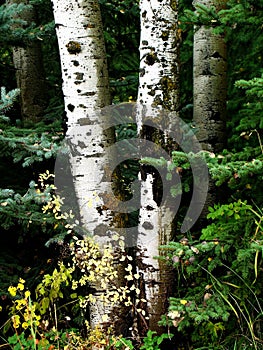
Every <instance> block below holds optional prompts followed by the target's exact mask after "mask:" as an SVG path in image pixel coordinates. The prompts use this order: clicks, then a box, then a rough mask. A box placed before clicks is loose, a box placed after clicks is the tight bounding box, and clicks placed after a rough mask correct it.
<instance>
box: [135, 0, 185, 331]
mask: <svg viewBox="0 0 263 350" xmlns="http://www.w3.org/2000/svg"><path fill="white" fill-rule="evenodd" d="M140 19H141V38H140V78H139V91H138V99H137V101H138V115H137V119H138V120H137V124H138V126H139V129H140V128H141V127H142V124H143V123H144V120H145V117H146V118H150V119H153V120H154V119H155V118H156V120H158V118H159V116H158V111H162V110H165V109H166V110H169V111H176V110H177V109H178V105H179V97H178V96H179V89H178V87H179V84H178V77H179V76H178V74H179V55H178V51H179V43H180V37H179V31H178V27H177V23H178V2H177V1H176V0H175V1H170V0H162V1H157V0H152V1H147V0H141V1H140ZM147 113H148V114H147ZM157 124H158V122H157ZM167 127H168V129H169V128H170V127H171V125H169V122H168V125H167ZM161 131H163V130H161ZM139 132H140V133H141V137H146V135H145V130H143V129H140V130H139ZM141 181H142V185H141V194H142V195H141V209H140V218H139V221H140V223H139V227H138V247H139V248H140V258H139V260H140V262H139V265H138V266H139V271H140V274H141V276H142V280H141V286H142V290H143V294H144V295H145V299H147V305H146V313H147V315H148V317H149V322H148V326H149V328H150V329H152V330H157V329H158V324H157V322H158V321H159V320H160V317H161V315H162V314H164V312H165V307H166V302H165V300H166V299H167V297H168V295H169V290H171V288H172V287H173V283H172V281H173V279H172V276H171V271H169V270H168V269H166V268H165V266H164V265H163V266H161V263H160V261H158V260H156V259H154V257H155V256H158V255H160V252H159V248H158V247H159V245H160V244H164V243H167V242H168V241H169V240H170V238H171V224H172V217H173V213H172V212H171V210H169V208H166V207H165V205H164V206H163V207H162V208H160V207H159V206H158V201H157V199H156V196H155V193H154V189H153V186H154V182H155V181H156V178H155V175H154V174H153V173H151V172H149V169H147V167H146V168H145V167H144V168H143V171H142V172H141ZM138 320H139V325H140V328H142V327H145V323H143V322H141V320H140V318H139V319H138Z"/></svg>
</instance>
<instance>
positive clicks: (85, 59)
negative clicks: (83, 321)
mask: <svg viewBox="0 0 263 350" xmlns="http://www.w3.org/2000/svg"><path fill="white" fill-rule="evenodd" d="M52 1H53V11H54V18H55V25H56V33H57V38H58V44H59V51H60V59H61V70H62V79H63V94H64V102H65V111H66V114H67V126H68V130H67V135H66V136H67V140H68V141H69V146H70V150H71V151H70V160H69V162H70V167H71V172H72V179H73V184H74V192H75V195H76V199H77V203H78V209H79V216H80V226H81V227H82V230H81V233H82V234H85V233H87V232H89V233H91V234H92V235H93V236H94V238H95V239H96V241H98V242H99V244H100V245H101V247H102V246H103V245H104V243H106V242H107V241H108V238H109V237H108V236H107V230H108V229H109V225H110V223H111V220H112V216H111V213H110V212H109V211H108V210H107V208H106V207H105V206H104V197H103V195H102V194H105V193H106V192H107V190H108V189H109V188H110V186H111V184H110V183H109V182H107V181H104V179H103V177H104V174H105V164H106V163H107V161H109V159H108V155H107V153H106V150H105V149H106V146H107V145H108V144H110V143H111V142H112V141H113V139H114V134H113V132H108V133H107V132H105V131H104V130H103V122H102V120H101V113H100V109H102V108H103V107H104V106H106V105H109V104H110V94H109V81H108V70H107V62H106V52H105V45H104V37H103V30H102V20H101V14H100V7H99V3H98V1H94V0H75V1H66V0H52ZM62 176H63V174H62ZM68 199H69V200H70V199H71V198H68ZM69 204H70V203H69ZM93 287H94V289H95V293H94V297H95V298H96V303H95V304H91V305H90V324H91V327H94V326H95V325H97V324H102V323H103V322H102V318H103V316H104V315H106V314H109V312H110V310H109V309H108V308H107V307H106V306H105V305H104V304H103V303H102V302H101V301H100V295H101V294H103V293H104V291H103V290H99V288H98V286H93ZM109 288H110V286H109Z"/></svg>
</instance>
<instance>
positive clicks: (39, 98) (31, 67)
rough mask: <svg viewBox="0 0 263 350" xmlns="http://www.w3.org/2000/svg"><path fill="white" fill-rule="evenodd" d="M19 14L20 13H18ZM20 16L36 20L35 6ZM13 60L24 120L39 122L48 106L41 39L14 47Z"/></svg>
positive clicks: (11, 0) (12, 0) (23, 0)
mask: <svg viewBox="0 0 263 350" xmlns="http://www.w3.org/2000/svg"><path fill="white" fill-rule="evenodd" d="M8 3H10V4H12V3H16V4H21V3H23V4H25V5H28V4H29V1H28V0H9V1H8ZM17 16H18V15H17ZM19 18H20V19H22V20H23V21H26V23H28V25H29V24H31V23H32V22H35V21H36V13H35V10H34V7H33V6H29V7H28V8H26V9H24V10H23V11H22V12H21V13H19ZM13 62H14V66H15V69H16V81H17V87H18V88H19V89H20V108H21V115H22V120H23V121H24V122H28V121H31V122H37V121H39V120H41V118H42V117H43V115H44V110H45V107H46V106H47V85H46V80H45V73H44V66H43V60H42V48H41V42H40V41H39V40H34V41H32V42H28V43H25V44H24V46H23V47H22V46H16V47H14V48H13Z"/></svg>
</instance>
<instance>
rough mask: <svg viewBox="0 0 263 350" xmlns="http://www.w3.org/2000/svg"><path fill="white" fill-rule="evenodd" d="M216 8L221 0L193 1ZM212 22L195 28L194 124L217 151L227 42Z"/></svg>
mask: <svg viewBox="0 0 263 350" xmlns="http://www.w3.org/2000/svg"><path fill="white" fill-rule="evenodd" d="M193 4H194V6H195V7H198V4H201V5H205V6H206V7H208V8H210V7H212V6H213V7H214V8H215V9H216V10H217V11H219V10H220V9H222V8H224V5H225V1H224V0H199V1H194V2H193ZM213 24H214V22H211V26H209V27H208V26H205V25H202V26H200V27H198V28H196V30H195V34H194V53H193V80H194V87H193V88H194V92H193V95H194V96H193V103H194V108H193V109H194V111H193V120H194V122H195V125H196V129H197V133H196V136H197V138H198V140H199V142H200V143H201V145H202V148H203V149H204V150H207V151H209V152H212V153H213V152H219V151H222V150H223V147H224V145H225V143H226V135H225V123H226V94H227V78H226V74H227V61H226V43H225V40H224V36H223V35H218V34H215V33H214V28H213ZM209 187H210V188H209V192H208V196H207V203H206V206H205V209H204V213H203V216H205V215H206V212H207V208H208V206H210V205H213V204H214V202H215V192H216V191H215V190H214V184H213V182H212V180H210V186H209Z"/></svg>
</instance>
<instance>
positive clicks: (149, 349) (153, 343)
mask: <svg viewBox="0 0 263 350" xmlns="http://www.w3.org/2000/svg"><path fill="white" fill-rule="evenodd" d="M172 336H173V335H172V334H166V333H162V334H161V335H159V336H158V335H157V332H154V331H151V330H149V331H148V332H147V336H146V337H145V338H143V345H142V346H141V347H140V349H145V350H159V349H160V345H161V343H162V342H163V341H164V339H171V337H172Z"/></svg>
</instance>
